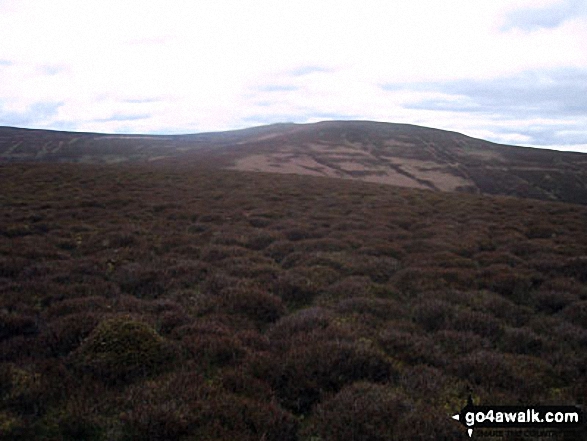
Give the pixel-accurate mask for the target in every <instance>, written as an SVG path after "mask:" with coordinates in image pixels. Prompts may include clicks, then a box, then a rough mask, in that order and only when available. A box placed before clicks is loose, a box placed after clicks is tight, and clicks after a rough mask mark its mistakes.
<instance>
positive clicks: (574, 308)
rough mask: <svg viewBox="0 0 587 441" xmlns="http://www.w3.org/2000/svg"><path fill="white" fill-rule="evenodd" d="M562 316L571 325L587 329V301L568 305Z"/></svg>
mask: <svg viewBox="0 0 587 441" xmlns="http://www.w3.org/2000/svg"><path fill="white" fill-rule="evenodd" d="M560 314H561V316H562V317H563V318H564V319H566V320H568V321H570V322H571V323H574V324H576V325H578V326H582V327H583V328H587V300H581V301H579V302H574V303H571V304H570V305H567V306H566V307H565V308H564V309H563V310H562V311H561V313H560Z"/></svg>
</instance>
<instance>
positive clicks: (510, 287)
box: [479, 265, 542, 303]
mask: <svg viewBox="0 0 587 441" xmlns="http://www.w3.org/2000/svg"><path fill="white" fill-rule="evenodd" d="M479 276H480V285H481V287H482V288H484V289H489V290H491V291H494V292H496V293H498V294H501V295H504V296H506V297H508V298H511V299H512V300H514V301H516V302H522V303H526V302H527V301H528V297H529V293H530V290H531V289H533V288H535V287H538V286H539V285H540V283H541V281H542V280H541V277H540V276H539V275H538V274H537V273H534V272H530V271H521V270H516V271H514V270H512V269H511V268H510V267H509V266H506V265H491V266H489V267H487V268H486V269H484V270H483V271H482V272H481V274H480V275H479Z"/></svg>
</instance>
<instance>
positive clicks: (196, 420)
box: [122, 372, 297, 441]
mask: <svg viewBox="0 0 587 441" xmlns="http://www.w3.org/2000/svg"><path fill="white" fill-rule="evenodd" d="M145 386H146V387H144V386H143V387H140V388H139V387H134V388H131V390H129V391H128V398H127V409H128V410H126V411H125V412H124V413H123V415H122V440H134V439H152V440H179V439H186V438H188V439H206V440H208V439H210V440H213V439H214V440H216V439H237V438H238V439H241V440H244V441H249V440H250V441H253V440H259V439H267V440H285V441H288V440H291V441H293V440H295V435H296V432H297V424H296V421H295V419H294V418H293V417H292V416H291V415H290V414H289V413H287V412H285V411H284V410H282V409H281V408H279V407H278V406H277V405H275V404H274V403H272V402H267V403H263V402H259V401H255V400H251V399H248V398H246V397H243V396H239V395H233V394H229V393H226V392H224V391H222V389H219V388H216V387H214V386H212V385H210V384H209V383H208V382H207V381H206V380H205V378H203V377H201V376H198V375H197V374H194V373H187V372H186V373H183V372H180V373H177V374H173V375H171V376H170V377H169V378H168V379H166V380H165V381H161V382H158V383H150V384H147V385H145Z"/></svg>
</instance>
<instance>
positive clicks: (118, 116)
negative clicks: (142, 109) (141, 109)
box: [94, 113, 151, 122]
mask: <svg viewBox="0 0 587 441" xmlns="http://www.w3.org/2000/svg"><path fill="white" fill-rule="evenodd" d="M150 117H151V115H150V114H149V113H141V114H123V113H115V114H114V115H112V116H109V117H108V118H100V119H95V120H94V122H110V121H136V120H139V119H147V118H150Z"/></svg>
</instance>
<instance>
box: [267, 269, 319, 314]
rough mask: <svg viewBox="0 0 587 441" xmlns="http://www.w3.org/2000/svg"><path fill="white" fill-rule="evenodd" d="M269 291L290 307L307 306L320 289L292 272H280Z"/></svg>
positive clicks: (305, 278) (307, 279) (310, 281)
mask: <svg viewBox="0 0 587 441" xmlns="http://www.w3.org/2000/svg"><path fill="white" fill-rule="evenodd" d="M271 291H272V292H273V294H275V295H276V296H278V297H279V298H281V299H282V300H283V301H284V302H285V303H286V304H287V305H289V306H291V307H294V308H295V307H298V308H299V307H302V306H305V305H307V304H309V303H310V302H311V301H312V300H313V299H314V298H315V297H316V296H317V295H318V294H319V292H320V289H319V287H318V286H316V284H315V283H314V282H313V281H312V280H310V279H309V278H307V277H305V276H303V275H302V274H299V273H298V272H295V271H293V270H288V271H281V272H280V273H279V274H278V275H277V277H276V278H275V280H274V281H273V283H272V286H271Z"/></svg>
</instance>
